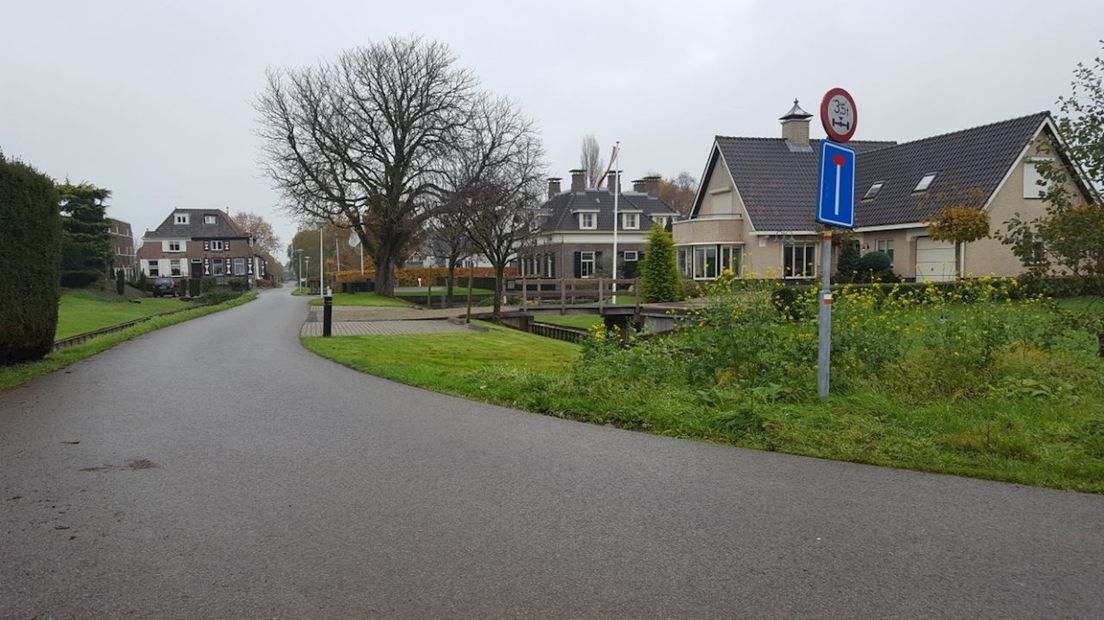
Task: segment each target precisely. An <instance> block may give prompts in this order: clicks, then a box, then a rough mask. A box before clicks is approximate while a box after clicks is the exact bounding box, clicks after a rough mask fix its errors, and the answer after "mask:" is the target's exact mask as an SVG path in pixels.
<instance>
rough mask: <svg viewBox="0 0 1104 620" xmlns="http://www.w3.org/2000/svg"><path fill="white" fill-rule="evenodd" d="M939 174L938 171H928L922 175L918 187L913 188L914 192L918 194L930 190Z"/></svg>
mask: <svg viewBox="0 0 1104 620" xmlns="http://www.w3.org/2000/svg"><path fill="white" fill-rule="evenodd" d="M937 174H939V173H937V172H928V173H926V174H925V175H924V176H922V177H920V182H919V183H917V184H916V189H913V190H912V193H914V194H918V193H920V192H926V191H928V188H930V187H931V186H932V183H935V176H936V175H937Z"/></svg>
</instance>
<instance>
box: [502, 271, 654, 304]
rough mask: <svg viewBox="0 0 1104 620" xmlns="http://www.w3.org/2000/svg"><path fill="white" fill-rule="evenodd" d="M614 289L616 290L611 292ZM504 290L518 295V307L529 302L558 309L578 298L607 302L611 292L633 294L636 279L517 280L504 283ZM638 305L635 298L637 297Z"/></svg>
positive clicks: (600, 302)
mask: <svg viewBox="0 0 1104 620" xmlns="http://www.w3.org/2000/svg"><path fill="white" fill-rule="evenodd" d="M615 287H616V289H617V290H616V291H615V290H614V289H615ZM506 290H507V291H508V292H513V293H514V294H515V295H516V294H519V293H520V295H521V301H522V304H528V303H529V302H530V301H537V302H541V301H545V300H550V301H559V303H560V305H561V306H566V305H567V304H568V303H571V304H575V303H578V301H579V300H580V299H583V300H594V301H597V303H598V305H599V306H601V305H605V304H606V303H610V300H611V298H612V297H613V296H614V294H615V292H616V293H620V294H629V295H637V292H638V291H639V290H640V280H638V279H636V278H617V279H614V278H556V279H534V278H517V279H514V280H509V281H507V283H506ZM637 303H638V304H639V303H640V302H639V296H638V297H637Z"/></svg>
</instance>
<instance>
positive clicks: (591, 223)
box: [579, 213, 598, 230]
mask: <svg viewBox="0 0 1104 620" xmlns="http://www.w3.org/2000/svg"><path fill="white" fill-rule="evenodd" d="M594 216H595V214H594V213H580V214H579V228H580V229H582V230H594V229H596V228H598V222H597V218H596V217H594Z"/></svg>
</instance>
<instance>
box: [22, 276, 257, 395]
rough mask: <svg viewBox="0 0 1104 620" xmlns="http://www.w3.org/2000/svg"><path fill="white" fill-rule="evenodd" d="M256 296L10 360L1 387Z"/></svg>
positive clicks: (144, 323) (60, 367)
mask: <svg viewBox="0 0 1104 620" xmlns="http://www.w3.org/2000/svg"><path fill="white" fill-rule="evenodd" d="M256 298H257V293H256V291H249V292H247V293H245V294H243V295H242V296H241V297H238V298H236V299H232V300H230V301H227V302H224V303H221V304H216V305H213V306H199V307H196V308H191V309H189V310H184V311H182V312H175V313H173V314H166V315H164V316H155V317H153V318H151V319H150V320H148V321H144V322H142V323H139V324H138V325H134V326H132V327H128V328H127V329H124V330H122V331H118V332H115V333H111V334H105V335H103V336H97V337H96V338H92V339H91V340H88V341H87V342H84V343H82V344H78V345H74V346H71V347H67V348H64V349H62V350H60V351H53V352H51V353H50V354H49V355H47V356H46V357H44V358H42V359H40V360H38V361H35V362H28V363H24V364H13V365H11V366H3V367H0V391H3V390H9V389H11V388H13V387H16V386H18V385H21V384H23V383H26V382H27V381H30V380H31V379H34V378H35V377H39V376H42V375H44V374H47V373H51V372H54V371H55V370H60V369H62V368H65V367H66V366H69V365H70V364H73V363H76V362H79V361H81V360H83V359H85V358H89V357H92V356H93V355H95V354H97V353H100V352H102V351H106V350H107V349H110V348H111V347H114V346H115V345H117V344H120V343H123V342H126V341H127V340H131V339H133V338H137V337H138V336H141V335H142V334H148V333H149V332H152V331H154V330H158V329H161V328H162V327H168V326H169V325H175V324H177V323H183V322H184V321H188V320H190V319H195V318H199V317H201V316H206V315H208V314H213V313H215V312H218V311H220V310H226V309H227V308H233V307H234V306H240V305H242V304H244V303H246V302H249V301H252V300H254V299H256Z"/></svg>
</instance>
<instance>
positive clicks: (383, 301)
mask: <svg viewBox="0 0 1104 620" xmlns="http://www.w3.org/2000/svg"><path fill="white" fill-rule="evenodd" d="M310 305H312V306H321V305H322V298H321V297H315V298H314V299H312V300H310ZM333 305H335V306H372V307H392V308H406V307H408V306H410V303H408V302H405V301H403V300H401V299H395V298H394V297H384V296H383V295H377V294H375V293H334V296H333Z"/></svg>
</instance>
